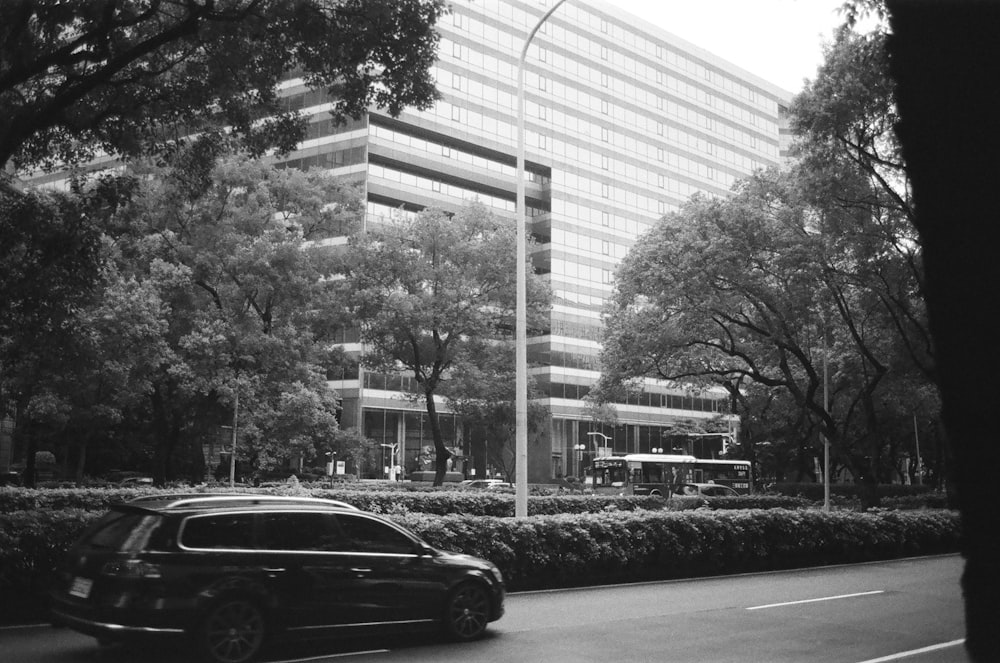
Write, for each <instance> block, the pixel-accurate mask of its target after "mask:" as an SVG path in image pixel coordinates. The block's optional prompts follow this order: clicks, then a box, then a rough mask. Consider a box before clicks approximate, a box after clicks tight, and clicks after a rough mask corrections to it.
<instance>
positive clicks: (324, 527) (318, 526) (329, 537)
mask: <svg viewBox="0 0 1000 663" xmlns="http://www.w3.org/2000/svg"><path fill="white" fill-rule="evenodd" d="M343 544H344V537H343V535H342V534H341V533H340V529H339V528H338V527H337V521H336V519H335V518H334V517H333V516H332V515H330V514H324V513H293V512H292V513H267V514H264V515H263V516H262V517H261V536H260V547H261V548H263V549H264V550H296V551H298V550H342V549H343Z"/></svg>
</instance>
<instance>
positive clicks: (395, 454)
mask: <svg viewBox="0 0 1000 663" xmlns="http://www.w3.org/2000/svg"><path fill="white" fill-rule="evenodd" d="M554 2H555V0H454V1H453V2H452V7H453V12H452V14H451V15H449V16H446V17H444V18H443V19H442V21H441V23H440V24H439V26H438V27H439V31H440V33H441V43H440V52H439V61H438V63H437V65H436V77H437V82H438V88H439V90H440V92H441V93H442V98H441V100H440V101H439V102H438V103H437V104H436V105H435V106H434V107H433V108H432V109H431V110H429V111H426V112H415V111H406V112H404V113H403V114H402V115H401V116H399V117H397V118H392V117H390V116H388V115H386V114H384V113H381V112H377V111H372V112H371V113H369V114H368V115H367V116H366V117H364V118H362V119H361V120H359V121H354V122H350V123H348V124H347V125H343V126H339V127H337V126H333V124H332V123H331V121H330V119H329V117H328V114H327V113H326V111H327V110H328V109H329V98H328V96H327V93H326V92H324V91H311V90H309V89H308V88H307V87H306V86H305V85H304V83H303V82H302V81H301V80H297V79H291V80H288V81H286V82H285V83H284V84H283V86H282V95H283V97H284V100H285V103H286V104H287V105H288V106H289V107H291V108H295V109H298V110H300V111H302V112H303V113H304V114H306V115H307V116H309V118H310V124H309V133H308V136H307V139H306V140H305V141H304V142H303V143H302V144H301V145H300V146H299V149H298V150H296V151H295V152H293V153H291V154H289V155H287V156H285V157H283V158H282V160H281V162H280V165H283V166H285V167H298V168H309V167H321V168H326V169H329V170H331V172H332V173H334V174H336V175H343V176H347V177H350V178H354V179H356V180H358V181H359V182H361V183H363V186H364V193H365V196H366V197H367V219H366V222H369V223H377V222H378V220H379V219H380V218H386V217H392V216H393V215H397V214H412V213H416V211H418V210H420V209H423V208H425V207H429V206H435V207H440V208H444V209H450V210H455V209H458V208H460V207H461V206H463V205H465V204H467V203H468V202H469V201H472V200H477V201H479V202H480V203H483V204H485V205H487V206H489V207H490V208H492V209H493V210H494V211H495V212H496V213H498V214H502V215H509V216H513V215H514V214H515V192H516V172H515V164H516V154H517V152H516V150H517V145H516V140H517V134H516V132H517V115H516V113H517V67H518V59H519V55H520V52H521V49H522V46H523V44H524V40H525V38H526V37H527V35H528V33H529V32H530V30H531V29H532V28H533V27H534V26H535V24H536V23H537V22H538V20H539V19H540V18H541V16H543V15H544V14H545V12H547V11H548V10H549V9H550V8H551V7H552V4H553V3H554ZM525 63H526V65H525V107H524V108H525V113H524V116H525V130H526V131H525V147H526V173H527V182H526V201H527V216H528V232H529V233H531V234H532V236H533V237H534V239H535V240H536V244H535V248H534V254H533V255H532V256H531V258H532V260H533V263H534V266H535V268H536V270H537V271H538V272H539V273H540V274H542V275H544V278H546V279H547V280H548V282H549V283H550V285H551V289H552V293H553V296H554V297H553V306H552V310H551V314H550V319H549V325H548V329H547V333H546V334H545V335H542V336H537V337H533V338H529V339H528V360H529V363H530V364H531V365H532V367H531V368H530V373H531V374H532V376H533V378H534V380H535V381H536V383H537V384H538V386H539V387H540V391H541V392H542V393H543V394H544V398H543V401H544V404H545V405H547V406H548V408H549V410H550V412H551V417H550V419H549V421H548V425H547V426H545V429H544V430H543V431H542V433H541V434H540V435H533V436H531V437H530V438H529V449H528V453H529V468H528V477H529V481H531V482H532V483H541V482H547V481H550V480H551V479H553V478H555V477H558V476H569V475H576V474H578V472H579V471H580V468H581V467H582V466H584V465H586V463H587V462H589V460H590V459H591V458H593V457H594V455H595V454H599V453H625V452H649V451H651V450H652V449H657V448H663V446H664V437H663V432H664V430H665V429H666V427H667V426H668V425H669V424H670V423H671V422H672V421H676V420H677V419H701V420H707V419H711V418H715V417H719V416H723V417H725V416H727V412H728V407H727V401H726V399H725V398H724V395H723V394H721V393H712V392H698V391H693V390H689V389H686V388H685V387H684V385H668V384H664V383H656V382H653V381H649V382H648V383H646V384H645V387H644V390H643V392H642V393H641V394H640V395H638V396H636V397H634V398H630V401H629V402H628V403H617V404H615V409H616V410H617V423H616V424H614V425H611V424H609V423H608V422H607V421H598V420H595V419H594V417H593V416H592V414H591V411H589V410H588V409H587V408H586V407H585V402H584V400H583V398H584V397H585V396H586V395H587V393H588V391H589V389H590V387H591V386H592V385H593V384H594V383H595V381H596V380H597V378H598V376H599V357H598V355H599V351H600V340H601V329H602V323H601V312H602V307H603V305H604V303H605V301H606V299H607V298H608V297H609V296H610V294H611V292H612V288H613V278H614V272H615V268H616V266H617V265H618V264H619V262H620V261H621V260H622V258H624V256H625V255H626V254H627V253H628V251H629V249H630V247H631V246H632V245H633V244H634V243H635V242H636V241H637V240H638V238H639V237H640V236H641V235H642V233H643V232H644V231H646V230H647V229H648V228H650V227H651V225H652V224H654V223H655V222H656V221H657V219H659V218H660V217H662V216H663V215H664V214H666V213H668V212H671V211H674V210H677V209H678V208H679V207H680V206H681V205H682V204H683V203H684V201H685V200H686V199H687V198H688V197H689V196H691V195H692V194H694V193H696V192H703V193H706V194H708V195H715V196H725V195H727V193H728V191H729V190H730V188H731V186H732V185H733V183H734V182H735V181H736V180H738V179H740V178H741V177H744V176H746V175H749V174H750V173H751V172H753V171H754V170H756V169H758V168H762V167H767V166H772V165H777V164H779V163H780V162H781V160H782V156H783V152H784V150H785V148H786V147H787V142H788V139H789V134H788V132H787V127H784V126H783V123H782V118H783V112H784V108H785V107H786V106H787V105H788V103H789V102H790V99H791V95H790V94H789V93H788V92H786V91H784V90H781V89H780V88H778V87H776V86H775V85H772V84H770V83H768V82H766V81H764V80H762V79H760V78H758V77H757V76H754V75H753V74H751V73H749V72H747V71H745V70H743V69H741V68H740V67H738V66H737V65H735V64H733V63H731V62H727V61H725V60H722V59H721V58H718V57H716V56H714V55H712V54H711V53H708V52H706V51H704V50H703V49H701V48H698V47H697V46H695V45H693V44H691V43H688V42H686V41H683V40H681V39H679V38H677V37H675V36H673V35H671V34H670V33H668V32H665V31H664V30H661V29H659V28H657V27H655V26H653V25H649V24H646V23H644V22H643V21H642V20H640V19H638V18H636V17H633V16H630V15H628V14H626V13H624V12H622V11H621V10H620V9H618V8H615V7H612V6H610V5H608V4H605V3H603V2H601V1H600V0H569V1H567V2H565V3H564V4H563V5H562V6H560V7H559V8H558V9H557V10H556V11H555V12H554V13H553V14H552V16H551V17H550V18H549V19H548V20H547V21H546V22H545V23H544V24H543V25H542V26H541V28H540V30H539V32H538V34H536V36H535V38H534V39H533V41H532V44H531V47H530V48H529V49H528V52H527V57H526V60H525ZM113 163H114V162H113V160H111V159H105V160H98V161H95V162H94V163H93V164H91V169H100V168H104V167H108V166H109V165H113ZM64 177H65V175H64V174H59V173H54V174H51V175H39V176H37V177H33V178H31V180H30V181H31V182H32V183H33V184H36V185H44V184H46V183H47V182H48V183H53V182H55V181H57V180H60V179H62V178H64ZM345 232H347V229H345ZM331 241H332V242H334V243H337V242H346V237H340V238H331ZM342 340H343V342H344V344H345V347H346V348H347V349H348V351H351V352H354V353H355V354H359V353H361V352H362V351H363V348H362V347H361V345H360V344H359V343H358V340H357V338H350V337H345V338H343V339H342ZM330 377H331V381H330V384H331V387H333V388H335V389H336V390H337V391H338V392H339V393H340V395H341V396H342V398H343V415H342V421H341V423H342V426H344V427H358V428H360V429H361V430H362V432H363V433H364V434H365V435H366V436H368V437H370V438H372V439H374V440H376V441H377V442H378V444H379V445H381V446H380V447H379V448H380V449H381V450H382V454H381V458H380V463H379V464H380V465H381V467H382V468H386V469H388V468H389V467H391V466H395V465H400V466H402V468H403V470H404V472H406V473H409V472H411V471H413V470H414V469H417V468H418V467H419V464H420V459H421V456H422V451H423V450H424V449H425V448H426V447H427V446H429V445H431V444H432V441H431V439H430V430H429V427H428V426H427V424H426V414H425V412H424V409H423V407H422V406H421V405H419V404H415V403H413V402H411V401H410V400H408V399H406V398H404V397H403V396H402V393H401V391H402V390H403V389H405V382H406V381H407V378H406V377H405V376H388V375H381V374H376V373H371V372H365V371H363V370H360V369H358V370H354V371H349V372H347V373H345V374H343V375H336V376H330ZM439 412H442V415H441V419H442V428H443V430H444V431H445V435H446V437H447V440H446V443H447V444H448V445H449V446H451V447H453V448H454V449H455V450H456V452H457V453H458V455H459V461H458V469H461V470H464V471H465V472H466V474H471V473H472V470H473V468H475V469H476V470H477V474H478V476H482V474H483V472H484V471H489V470H496V469H499V468H497V467H493V468H490V467H489V466H488V460H487V456H486V450H485V440H482V439H473V438H474V435H471V434H469V433H468V432H467V431H463V430H462V429H461V426H459V425H458V424H457V422H456V420H455V418H454V417H453V416H452V415H450V414H448V410H447V403H444V402H442V403H441V404H440V407H439ZM692 440H694V441H696V442H698V443H699V444H694V445H693V447H694V448H688V449H686V450H687V451H691V452H694V453H695V454H696V455H701V456H711V455H714V454H718V453H719V452H720V451H721V450H722V441H723V439H722V438H702V439H698V438H692ZM380 469H381V468H380Z"/></svg>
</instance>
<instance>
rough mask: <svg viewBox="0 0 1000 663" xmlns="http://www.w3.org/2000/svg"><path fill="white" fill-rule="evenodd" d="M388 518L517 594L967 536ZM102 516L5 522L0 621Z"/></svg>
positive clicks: (58, 515)
mask: <svg viewBox="0 0 1000 663" xmlns="http://www.w3.org/2000/svg"><path fill="white" fill-rule="evenodd" d="M373 494H377V493H373ZM441 495H442V497H443V498H446V497H447V495H445V494H443V493H442V494H441ZM473 497H480V498H483V499H484V500H487V501H489V500H488V497H489V496H482V495H477V496H473ZM693 499H695V500H697V499H699V498H693ZM734 499H735V498H734ZM444 503H450V502H447V501H443V502H442V504H444ZM380 504H383V506H386V505H388V506H390V507H392V504H391V503H380ZM383 513H387V514H388V515H389V517H391V518H392V519H394V520H396V521H397V522H399V523H401V524H402V525H404V526H406V527H408V528H410V529H411V530H413V531H414V532H416V533H417V534H419V535H421V536H422V537H423V538H425V539H426V540H427V541H428V542H429V543H431V544H432V545H434V546H437V547H439V548H443V549H446V550H453V551H457V552H465V553H469V554H473V555H477V556H479V557H483V558H486V559H489V560H492V561H493V562H494V563H495V564H497V565H498V566H499V567H500V569H501V570H502V571H503V573H504V576H505V577H506V578H507V582H508V587H509V589H511V590H527V589H541V588H555V587H572V586H582V585H593V584H601V583H608V582H631V581H639V580H662V579H669V578H684V577H692V576H705V575H720V574H727V573H741V572H750V571H765V570H773V569H788V568H796V567H802V566H816V565H823V564H834V563H845V562H862V561H869V560H878V559H892V558H896V557H901V556H912V555H924V554H936V553H946V552H954V551H956V550H958V545H959V534H960V532H959V529H960V528H959V515H958V513H956V512H953V511H943V510H938V511H930V510H921V511H885V510H879V511H872V512H867V513H858V512H852V511H833V512H828V513H827V512H822V511H819V510H816V509H743V510H736V509H714V510H713V509H710V508H696V509H687V510H679V511H671V510H664V509H659V510H655V511H651V510H646V509H641V508H636V509H634V510H605V511H601V512H597V513H576V514H567V513H562V514H549V515H537V516H533V517H530V518H510V517H500V516H489V515H487V516H483V515H469V514H451V515H435V514H430V513H426V512H424V513H420V512H416V511H407V510H406V509H404V508H399V506H398V505H396V506H395V507H393V508H389V509H388V510H384V511H383ZM99 515H100V512H99V511H95V510H91V511H87V510H83V509H79V508H70V509H55V510H37V509H35V510H31V511H25V510H20V511H14V512H12V513H6V514H0V594H2V595H3V596H5V597H16V598H17V599H18V600H17V601H5V602H4V604H5V606H4V611H6V612H7V613H9V614H8V615H6V617H5V615H4V612H2V611H0V619H4V618H8V619H9V618H10V616H11V615H15V614H16V613H17V611H18V610H22V613H21V616H22V617H23V616H24V615H25V613H24V612H23V602H22V600H28V601H29V602H31V601H33V602H34V604H35V605H36V606H41V605H42V601H41V598H40V597H42V596H43V595H44V592H45V590H46V589H47V588H48V586H49V584H50V582H51V580H52V578H53V577H54V575H53V574H54V570H55V569H56V568H57V565H58V563H59V561H60V558H61V557H62V555H63V554H64V553H65V551H66V550H67V549H68V548H69V546H70V545H71V543H72V542H73V541H74V540H75V539H76V538H77V537H78V536H79V535H80V533H81V532H82V531H83V529H84V528H85V527H86V526H87V525H88V524H89V523H90V522H92V521H93V520H94V519H96V518H97V517H99ZM18 606H22V607H21V608H19V607H18Z"/></svg>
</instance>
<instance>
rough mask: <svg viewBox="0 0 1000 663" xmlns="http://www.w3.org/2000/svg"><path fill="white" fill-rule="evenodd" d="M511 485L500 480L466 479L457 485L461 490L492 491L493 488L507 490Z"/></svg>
mask: <svg viewBox="0 0 1000 663" xmlns="http://www.w3.org/2000/svg"><path fill="white" fill-rule="evenodd" d="M510 486H511V484H509V483H507V482H506V481H504V480H502V479H466V480H465V481H463V482H462V483H460V484H458V487H459V489H461V490H492V489H494V488H509V487H510Z"/></svg>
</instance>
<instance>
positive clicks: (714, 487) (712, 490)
mask: <svg viewBox="0 0 1000 663" xmlns="http://www.w3.org/2000/svg"><path fill="white" fill-rule="evenodd" d="M674 494H675V495H701V496H702V497H733V496H737V497H738V496H739V493H737V492H736V491H735V490H733V489H732V488H730V487H729V486H723V485H722V484H718V483H682V484H681V485H679V486H677V489H676V490H674Z"/></svg>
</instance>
